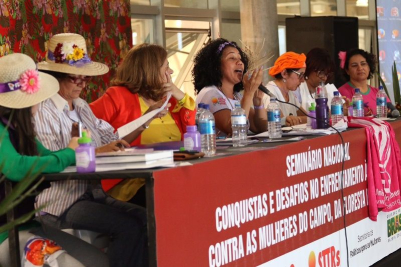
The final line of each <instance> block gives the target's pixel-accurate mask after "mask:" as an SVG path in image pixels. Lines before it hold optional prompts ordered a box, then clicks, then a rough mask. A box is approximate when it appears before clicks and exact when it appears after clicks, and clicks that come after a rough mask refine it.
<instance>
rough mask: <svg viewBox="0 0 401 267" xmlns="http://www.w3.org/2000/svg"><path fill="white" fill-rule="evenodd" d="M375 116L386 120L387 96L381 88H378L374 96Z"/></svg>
mask: <svg viewBox="0 0 401 267" xmlns="http://www.w3.org/2000/svg"><path fill="white" fill-rule="evenodd" d="M376 115H377V117H378V118H387V95H386V92H384V89H383V86H380V87H379V92H377V95H376Z"/></svg>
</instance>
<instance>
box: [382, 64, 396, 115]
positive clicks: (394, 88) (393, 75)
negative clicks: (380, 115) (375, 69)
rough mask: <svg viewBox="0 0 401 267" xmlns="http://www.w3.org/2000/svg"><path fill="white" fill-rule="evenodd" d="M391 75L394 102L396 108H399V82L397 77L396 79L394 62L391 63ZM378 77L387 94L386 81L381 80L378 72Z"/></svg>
mask: <svg viewBox="0 0 401 267" xmlns="http://www.w3.org/2000/svg"><path fill="white" fill-rule="evenodd" d="M391 76H392V79H393V93H394V102H395V104H396V107H397V109H399V107H400V104H401V96H400V82H399V79H398V72H397V66H396V64H395V62H394V64H393V67H392V68H391ZM378 77H379V82H380V84H381V85H382V86H383V88H384V90H385V91H386V94H387V95H389V93H388V89H387V86H386V83H385V82H384V81H383V79H382V77H381V76H380V74H379V75H378Z"/></svg>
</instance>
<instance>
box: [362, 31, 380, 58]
mask: <svg viewBox="0 0 401 267" xmlns="http://www.w3.org/2000/svg"><path fill="white" fill-rule="evenodd" d="M358 37H359V48H360V49H363V50H365V51H368V52H372V51H371V48H372V29H367V28H365V29H364V28H362V29H361V28H360V29H358ZM374 54H376V53H374Z"/></svg>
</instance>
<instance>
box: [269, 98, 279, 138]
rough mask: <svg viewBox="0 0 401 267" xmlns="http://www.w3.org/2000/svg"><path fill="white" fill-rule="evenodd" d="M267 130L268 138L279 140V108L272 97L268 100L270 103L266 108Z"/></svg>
mask: <svg viewBox="0 0 401 267" xmlns="http://www.w3.org/2000/svg"><path fill="white" fill-rule="evenodd" d="M267 130H268V131H269V138H271V139H272V138H280V137H281V136H282V131H281V118H280V107H279V106H278V104H277V101H276V98H274V97H272V98H270V103H269V106H268V107H267Z"/></svg>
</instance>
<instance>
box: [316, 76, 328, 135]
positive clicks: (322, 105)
mask: <svg viewBox="0 0 401 267" xmlns="http://www.w3.org/2000/svg"><path fill="white" fill-rule="evenodd" d="M327 101H328V100H327V91H326V87H325V86H324V83H323V82H322V83H320V85H319V86H318V87H317V88H316V125H317V129H326V128H328V127H329V106H328V105H327Z"/></svg>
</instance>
